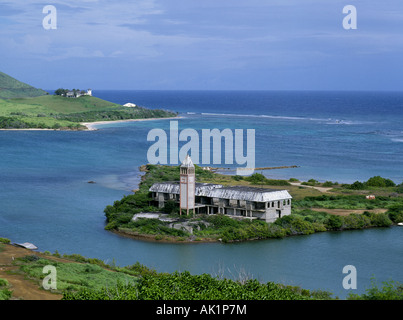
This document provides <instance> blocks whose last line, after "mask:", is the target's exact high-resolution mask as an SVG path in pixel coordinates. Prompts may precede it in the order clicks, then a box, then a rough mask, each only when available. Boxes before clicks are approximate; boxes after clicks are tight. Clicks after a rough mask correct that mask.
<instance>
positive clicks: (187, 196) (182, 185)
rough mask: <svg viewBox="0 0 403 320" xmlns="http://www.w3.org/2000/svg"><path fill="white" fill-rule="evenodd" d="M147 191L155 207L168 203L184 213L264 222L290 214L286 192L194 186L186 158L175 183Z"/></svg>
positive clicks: (190, 166) (189, 160)
mask: <svg viewBox="0 0 403 320" xmlns="http://www.w3.org/2000/svg"><path fill="white" fill-rule="evenodd" d="M149 191H150V192H151V197H152V202H153V204H154V205H156V206H158V207H159V208H163V207H164V206H165V204H166V202H167V201H169V200H171V201H175V202H177V203H178V205H179V207H180V208H181V209H186V212H187V213H189V210H191V209H193V212H194V213H196V214H199V213H200V214H225V215H229V216H237V217H245V218H250V219H259V220H264V221H266V222H274V221H276V219H278V218H280V217H282V216H286V215H290V214H291V200H292V197H291V195H290V194H289V193H288V191H287V190H276V189H268V188H255V187H245V186H227V187H225V186H223V185H220V184H211V183H195V170H194V165H193V163H192V161H191V159H190V157H188V156H187V157H186V158H185V160H184V161H183V163H182V164H181V167H180V181H179V182H161V183H155V184H153V185H152V186H151V187H150V189H149Z"/></svg>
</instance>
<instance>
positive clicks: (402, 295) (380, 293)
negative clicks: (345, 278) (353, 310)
mask: <svg viewBox="0 0 403 320" xmlns="http://www.w3.org/2000/svg"><path fill="white" fill-rule="evenodd" d="M347 299H348V300H403V283H400V282H398V281H394V280H389V281H384V282H382V286H379V285H378V284H377V283H376V281H375V279H372V283H371V288H369V289H367V290H366V291H365V293H364V294H362V295H358V294H350V295H349V296H348V297H347Z"/></svg>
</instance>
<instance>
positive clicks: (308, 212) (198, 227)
mask: <svg viewBox="0 0 403 320" xmlns="http://www.w3.org/2000/svg"><path fill="white" fill-rule="evenodd" d="M144 170H145V171H146V174H145V175H144V176H143V179H142V181H141V183H140V185H139V190H138V191H136V192H135V193H134V194H132V195H128V196H124V197H123V198H122V199H121V200H119V201H115V202H114V204H113V205H112V206H111V205H109V206H107V207H106V208H105V216H106V219H107V225H106V227H105V229H107V230H115V231H119V232H122V233H126V234H130V235H136V236H141V235H148V236H152V237H153V238H154V239H155V240H176V241H183V240H191V241H203V240H206V241H210V240H213V241H218V240H219V241H223V242H232V241H245V240H257V239H268V238H282V237H286V236H294V235H306V234H312V233H315V232H324V231H334V230H339V231H340V230H354V229H364V228H372V227H389V226H391V225H392V224H396V223H398V222H403V199H402V198H401V197H390V196H377V197H376V198H375V199H367V198H366V196H365V195H361V194H347V195H346V194H321V195H320V196H305V197H303V198H302V199H299V200H294V201H293V205H292V214H291V215H289V216H284V217H282V218H280V219H277V220H276V221H275V222H274V223H266V222H264V221H260V220H249V219H236V218H232V217H229V216H225V215H209V216H208V215H197V216H195V217H193V216H190V217H187V216H185V215H182V216H179V208H178V205H177V203H176V202H175V201H167V202H166V204H165V207H164V208H157V207H153V206H150V203H151V202H150V201H151V196H150V193H149V191H148V190H149V188H150V187H151V185H152V184H154V183H156V182H162V181H178V180H179V167H178V166H161V165H147V166H145V167H144ZM195 173H196V180H197V181H203V182H210V183H225V184H229V185H231V184H241V183H242V184H243V185H256V184H260V183H266V182H267V181H270V182H269V183H273V182H272V180H270V179H266V178H265V177H264V176H263V175H261V174H259V173H255V174H253V175H252V176H250V177H247V178H245V177H241V176H226V177H222V175H219V174H216V173H212V172H210V171H206V170H203V169H202V168H200V167H198V166H196V168H195ZM262 177H263V178H262ZM277 181H285V180H277ZM315 181H316V180H315ZM285 182H286V181H285ZM311 183H313V179H312V181H311ZM315 183H316V182H315ZM330 184H332V185H333V186H335V185H337V184H334V183H332V182H328V185H330ZM284 187H285V188H291V187H295V186H290V185H288V186H287V185H285V186H284ZM293 190H298V189H293ZM290 192H291V194H292V195H293V193H294V192H293V191H290ZM321 209H323V211H321ZM328 209H344V210H356V209H361V210H363V211H364V213H363V214H357V213H353V212H351V213H350V214H348V215H345V216H339V215H334V214H331V213H329V212H326V211H325V210H328ZM374 209H383V210H384V211H386V212H374V211H373V210H374ZM140 212H164V213H167V214H170V217H171V218H175V219H177V220H178V221H179V222H181V223H182V222H183V223H185V224H186V222H187V223H188V225H189V224H191V226H192V233H190V232H189V229H185V228H183V229H179V230H178V229H174V228H172V227H171V226H170V225H169V224H170V222H165V221H160V220H158V219H145V218H142V219H137V220H136V221H133V220H132V218H133V215H134V214H136V213H140Z"/></svg>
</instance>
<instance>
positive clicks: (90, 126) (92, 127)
mask: <svg viewBox="0 0 403 320" xmlns="http://www.w3.org/2000/svg"><path fill="white" fill-rule="evenodd" d="M168 119H182V117H166V118H144V119H127V120H112V121H94V122H80V124H81V125H83V126H85V127H87V131H95V130H99V129H97V128H96V127H95V126H97V125H102V124H109V123H122V122H136V121H153V120H168Z"/></svg>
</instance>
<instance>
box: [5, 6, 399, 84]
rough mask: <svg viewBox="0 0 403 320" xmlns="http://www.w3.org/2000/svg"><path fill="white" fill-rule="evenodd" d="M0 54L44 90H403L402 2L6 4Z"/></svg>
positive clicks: (10, 69)
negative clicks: (51, 12) (350, 24)
mask: <svg viewBox="0 0 403 320" xmlns="http://www.w3.org/2000/svg"><path fill="white" fill-rule="evenodd" d="M45 5H53V6H55V8H56V9H57V29H55V30H45V29H44V28H43V26H42V20H43V19H44V18H45V16H46V14H44V13H42V10H43V7H44V6H45ZM346 5H354V6H355V7H356V8H357V17H358V29H356V30H345V29H344V28H343V26H342V21H343V19H344V17H345V14H343V7H344V6H346ZM0 48H1V49H0V71H2V72H5V73H7V74H10V75H11V76H13V77H15V78H17V79H19V80H21V81H24V82H27V83H29V84H31V85H34V86H36V87H40V88H43V89H56V88H59V87H65V88H93V89H94V90H96V89H99V90H101V89H134V90H135V89H139V90H141V89H147V90H148V89H150V90H153V89H155V90H159V89H162V90H165V89H166V90H191V89H196V90H198V89H200V90H210V89H223V90H399V91H400V90H403V2H402V1H401V0H385V1H382V2H381V1H368V0H365V1H359V0H332V1H323V0H214V1H213V0H203V1H200V0H198V1H195V0H135V1H112V0H87V1H75V0H72V1H50V0H49V1H45V2H43V1H36V0H13V1H11V0H6V1H3V0H1V1H0Z"/></svg>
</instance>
